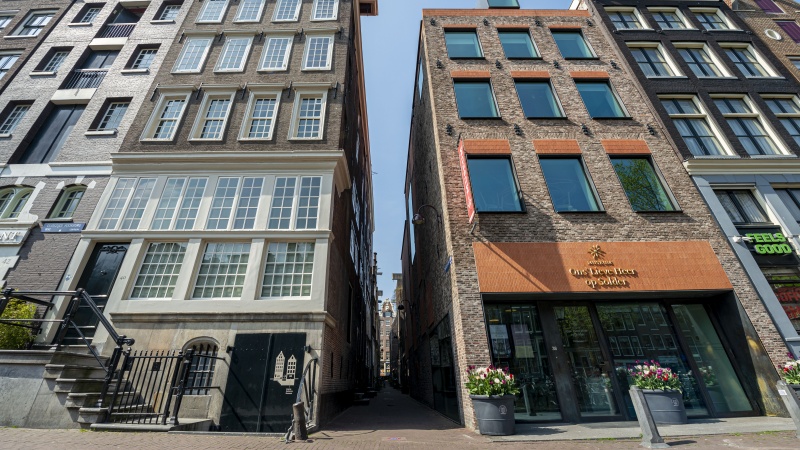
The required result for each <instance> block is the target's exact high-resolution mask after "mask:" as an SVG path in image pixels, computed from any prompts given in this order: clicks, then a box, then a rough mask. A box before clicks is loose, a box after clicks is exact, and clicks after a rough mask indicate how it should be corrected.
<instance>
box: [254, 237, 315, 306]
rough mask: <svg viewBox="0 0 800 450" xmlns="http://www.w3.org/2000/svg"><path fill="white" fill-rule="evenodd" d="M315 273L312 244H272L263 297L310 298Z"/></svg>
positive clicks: (268, 251)
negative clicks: (312, 277)
mask: <svg viewBox="0 0 800 450" xmlns="http://www.w3.org/2000/svg"><path fill="white" fill-rule="evenodd" d="M313 273H314V243H313V242H270V243H269V246H268V247H267V261H266V264H264V278H263V279H262V284H261V297H264V298H267V297H308V296H310V295H311V276H312V274H313Z"/></svg>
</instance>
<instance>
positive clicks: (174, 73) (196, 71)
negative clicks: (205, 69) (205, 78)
mask: <svg viewBox="0 0 800 450" xmlns="http://www.w3.org/2000/svg"><path fill="white" fill-rule="evenodd" d="M201 72H202V70H181V71H176V70H173V71H172V72H170V73H171V74H173V75H191V74H197V73H201Z"/></svg>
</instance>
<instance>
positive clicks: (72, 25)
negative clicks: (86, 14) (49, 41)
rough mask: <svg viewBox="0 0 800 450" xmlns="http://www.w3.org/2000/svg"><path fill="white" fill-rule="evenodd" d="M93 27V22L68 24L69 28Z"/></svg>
mask: <svg viewBox="0 0 800 450" xmlns="http://www.w3.org/2000/svg"><path fill="white" fill-rule="evenodd" d="M92 25H93V24H92V23H91V22H89V23H83V22H71V23H68V24H67V26H68V27H91V26H92Z"/></svg>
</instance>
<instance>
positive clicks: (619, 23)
mask: <svg viewBox="0 0 800 450" xmlns="http://www.w3.org/2000/svg"><path fill="white" fill-rule="evenodd" d="M606 12H607V13H608V17H609V18H610V19H611V23H613V24H614V28H616V29H617V30H640V29H642V28H644V26H643V25H642V20H641V19H639V15H638V14H637V13H636V8H625V9H622V8H615V9H610V8H606Z"/></svg>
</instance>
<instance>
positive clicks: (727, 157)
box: [692, 155, 742, 159]
mask: <svg viewBox="0 0 800 450" xmlns="http://www.w3.org/2000/svg"><path fill="white" fill-rule="evenodd" d="M741 158H742V157H741V156H739V155H693V156H692V159H741Z"/></svg>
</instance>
